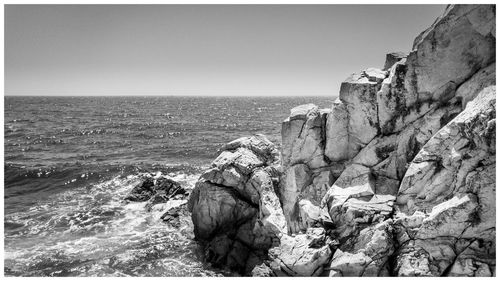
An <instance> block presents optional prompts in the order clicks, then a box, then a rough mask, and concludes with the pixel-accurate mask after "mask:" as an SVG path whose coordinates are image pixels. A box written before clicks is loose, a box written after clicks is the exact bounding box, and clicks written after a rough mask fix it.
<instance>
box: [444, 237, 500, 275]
mask: <svg viewBox="0 0 500 281" xmlns="http://www.w3.org/2000/svg"><path fill="white" fill-rule="evenodd" d="M495 263H496V262H495V243H494V240H493V241H492V242H484V241H482V240H474V241H473V242H472V243H471V242H467V248H466V249H465V250H463V251H462V252H461V253H460V254H459V255H458V256H457V258H456V259H455V262H454V263H453V265H452V266H451V268H450V271H449V273H448V274H447V276H462V277H463V276H468V277H473V276H477V277H491V276H494V274H495V267H496V265H495Z"/></svg>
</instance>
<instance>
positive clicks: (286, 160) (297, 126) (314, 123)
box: [281, 104, 328, 169]
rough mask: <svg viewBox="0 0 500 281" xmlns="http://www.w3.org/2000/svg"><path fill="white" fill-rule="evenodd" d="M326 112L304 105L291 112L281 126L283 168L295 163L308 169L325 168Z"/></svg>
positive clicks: (314, 106) (311, 105) (310, 105)
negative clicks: (305, 165) (304, 165)
mask: <svg viewBox="0 0 500 281" xmlns="http://www.w3.org/2000/svg"><path fill="white" fill-rule="evenodd" d="M327 113H328V112H326V111H320V110H319V109H318V107H317V106H316V105H314V104H304V105H300V106H297V107H295V108H293V109H292V110H291V114H290V117H288V118H287V119H286V120H285V121H284V122H283V124H282V129H281V139H282V143H283V147H282V153H281V154H282V162H283V165H284V166H291V165H293V164H297V163H303V164H307V166H309V168H312V169H313V168H318V167H322V166H326V163H325V161H324V155H323V154H324V127H325V124H326V115H327Z"/></svg>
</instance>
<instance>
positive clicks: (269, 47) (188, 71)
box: [4, 5, 445, 95]
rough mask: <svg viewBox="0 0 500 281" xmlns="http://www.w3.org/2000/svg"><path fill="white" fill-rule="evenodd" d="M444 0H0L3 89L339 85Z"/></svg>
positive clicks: (134, 90) (400, 46) (428, 20)
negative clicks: (23, 1)
mask: <svg viewBox="0 0 500 281" xmlns="http://www.w3.org/2000/svg"><path fill="white" fill-rule="evenodd" d="M444 8H445V6H444V5H6V6H5V60H4V61H5V94H7V95H142V94H147V95H337V94H338V91H339V88H340V83H341V82H342V81H343V80H344V79H345V78H346V77H347V76H348V75H349V74H351V73H353V72H357V71H360V70H362V69H364V68H368V67H379V68H381V67H382V66H383V64H384V59H385V54H386V53H388V52H392V51H405V52H408V51H410V49H411V46H412V44H413V39H414V38H415V37H416V36H417V35H418V34H419V33H420V32H421V31H423V30H424V29H426V28H427V27H429V26H430V25H431V24H432V22H433V21H434V19H435V18H436V17H437V16H439V15H440V14H441V13H442V12H443V11H444Z"/></svg>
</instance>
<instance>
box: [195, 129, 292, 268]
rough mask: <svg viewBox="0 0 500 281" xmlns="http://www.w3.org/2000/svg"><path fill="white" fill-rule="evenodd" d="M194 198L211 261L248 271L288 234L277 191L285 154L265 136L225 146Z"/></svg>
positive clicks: (197, 224)
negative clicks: (277, 181)
mask: <svg viewBox="0 0 500 281" xmlns="http://www.w3.org/2000/svg"><path fill="white" fill-rule="evenodd" d="M221 150H222V153H221V154H220V155H219V156H218V157H217V159H215V160H214V161H213V162H212V167H211V168H210V169H209V170H207V171H205V172H204V173H203V174H202V175H201V177H200V179H199V180H198V182H197V183H196V186H195V189H194V190H193V193H192V195H191V197H190V199H189V211H190V212H191V213H192V220H193V223H194V233H195V236H196V238H197V239H198V240H200V241H201V242H202V243H203V244H204V246H205V250H206V258H207V260H208V261H210V262H212V263H214V264H216V265H220V266H228V267H229V268H231V269H234V270H237V271H239V272H241V273H245V270H247V268H248V269H249V270H250V271H251V270H252V268H253V266H255V264H250V263H255V262H256V260H257V262H258V259H255V258H254V257H252V256H259V255H263V254H265V253H266V252H267V250H268V249H269V248H270V247H271V246H272V245H274V244H275V243H276V241H279V238H280V237H281V235H282V233H285V232H286V221H285V218H284V216H283V211H282V209H281V206H280V202H279V199H278V197H277V195H276V194H275V192H274V188H275V185H276V184H277V183H276V178H277V176H278V171H277V170H276V168H277V167H276V165H277V164H278V163H279V152H278V150H277V149H276V147H275V146H274V144H272V143H271V142H270V141H269V140H267V139H266V138H265V137H264V136H262V135H256V136H253V137H249V138H241V139H237V140H235V141H232V142H230V143H228V144H227V145H225V146H224V147H222V149H221Z"/></svg>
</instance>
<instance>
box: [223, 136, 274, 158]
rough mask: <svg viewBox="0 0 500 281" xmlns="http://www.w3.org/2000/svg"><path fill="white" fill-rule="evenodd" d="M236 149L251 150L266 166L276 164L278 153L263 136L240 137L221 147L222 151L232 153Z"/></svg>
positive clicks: (272, 144)
mask: <svg viewBox="0 0 500 281" xmlns="http://www.w3.org/2000/svg"><path fill="white" fill-rule="evenodd" d="M238 148H246V149H249V150H251V151H252V152H253V153H254V154H255V155H256V156H258V157H261V158H263V159H264V161H263V162H265V163H266V164H267V165H272V164H278V162H279V160H280V158H279V151H278V149H277V148H276V146H275V145H274V143H272V142H271V141H270V140H268V139H267V138H266V137H265V136H264V135H261V134H257V135H254V136H251V137H242V138H239V139H236V140H234V141H231V142H229V143H227V144H225V145H223V146H222V148H221V150H222V151H234V150H237V149H238Z"/></svg>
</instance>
